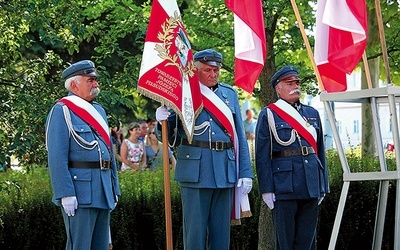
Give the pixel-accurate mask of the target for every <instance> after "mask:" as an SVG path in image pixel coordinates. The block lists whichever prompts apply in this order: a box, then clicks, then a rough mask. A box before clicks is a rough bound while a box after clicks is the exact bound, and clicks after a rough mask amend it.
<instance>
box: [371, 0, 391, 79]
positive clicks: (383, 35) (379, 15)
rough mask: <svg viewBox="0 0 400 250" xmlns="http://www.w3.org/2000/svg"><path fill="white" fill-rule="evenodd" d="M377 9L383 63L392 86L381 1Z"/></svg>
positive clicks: (377, 3)
mask: <svg viewBox="0 0 400 250" xmlns="http://www.w3.org/2000/svg"><path fill="white" fill-rule="evenodd" d="M375 9H376V19H377V20H378V28H379V37H380V38H381V39H380V40H381V46H382V55H383V61H384V65H385V71H386V81H387V82H386V83H387V84H391V83H392V80H391V77H390V69H389V60H388V54H387V49H386V40H385V33H384V29H383V21H382V12H381V3H380V2H379V0H375Z"/></svg>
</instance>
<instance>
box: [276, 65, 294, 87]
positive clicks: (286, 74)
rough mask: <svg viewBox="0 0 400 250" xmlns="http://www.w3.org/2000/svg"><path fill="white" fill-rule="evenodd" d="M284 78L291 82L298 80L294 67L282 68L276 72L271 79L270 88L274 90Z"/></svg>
mask: <svg viewBox="0 0 400 250" xmlns="http://www.w3.org/2000/svg"><path fill="white" fill-rule="evenodd" d="M286 78H293V79H291V81H294V80H300V77H299V71H298V70H297V68H296V67H295V66H290V65H289V66H283V67H282V68H281V69H280V70H278V71H277V72H276V73H275V74H274V75H273V76H272V78H271V84H272V88H275V86H276V85H277V84H278V83H279V82H280V81H282V80H284V79H286Z"/></svg>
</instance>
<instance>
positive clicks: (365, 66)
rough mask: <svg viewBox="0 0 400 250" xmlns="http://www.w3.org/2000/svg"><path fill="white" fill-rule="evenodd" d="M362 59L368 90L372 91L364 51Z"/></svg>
mask: <svg viewBox="0 0 400 250" xmlns="http://www.w3.org/2000/svg"><path fill="white" fill-rule="evenodd" d="M362 59H363V63H364V70H365V77H366V79H367V84H368V88H369V89H372V80H371V73H370V71H369V66H368V59H367V54H366V53H365V50H364V53H363V55H362Z"/></svg>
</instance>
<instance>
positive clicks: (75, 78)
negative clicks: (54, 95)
mask: <svg viewBox="0 0 400 250" xmlns="http://www.w3.org/2000/svg"><path fill="white" fill-rule="evenodd" d="M71 82H77V83H80V82H81V76H73V77H71V78H68V79H67V80H65V84H64V86H65V88H66V89H67V90H68V91H71Z"/></svg>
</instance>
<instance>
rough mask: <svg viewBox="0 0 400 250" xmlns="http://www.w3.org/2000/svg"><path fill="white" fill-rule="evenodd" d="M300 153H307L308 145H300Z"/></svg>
mask: <svg viewBox="0 0 400 250" xmlns="http://www.w3.org/2000/svg"><path fill="white" fill-rule="evenodd" d="M301 154H302V155H308V147H306V146H303V147H301Z"/></svg>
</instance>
